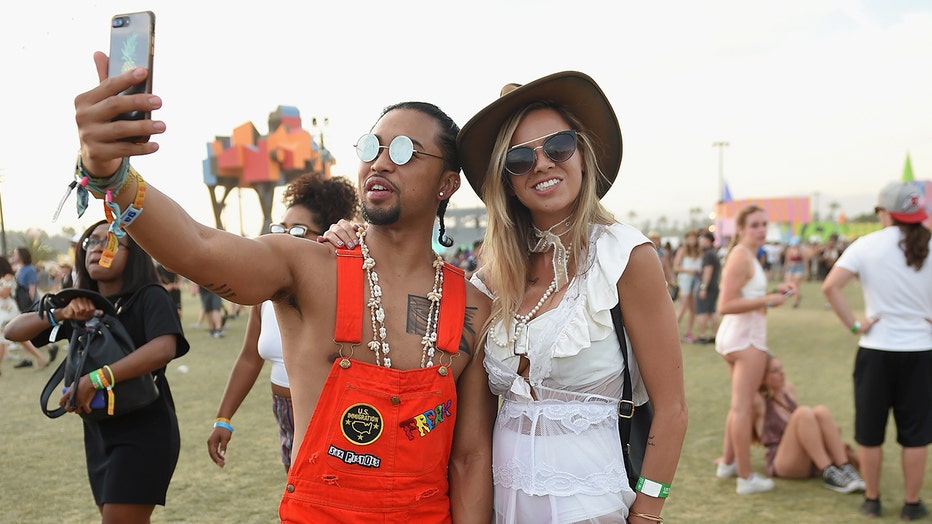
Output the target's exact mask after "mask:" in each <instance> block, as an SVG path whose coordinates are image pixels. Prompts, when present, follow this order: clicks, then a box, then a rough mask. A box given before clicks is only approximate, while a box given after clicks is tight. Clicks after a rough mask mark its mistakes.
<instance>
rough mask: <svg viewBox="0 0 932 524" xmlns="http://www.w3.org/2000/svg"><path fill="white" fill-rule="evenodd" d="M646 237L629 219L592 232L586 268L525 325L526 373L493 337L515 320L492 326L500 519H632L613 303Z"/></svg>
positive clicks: (640, 395)
mask: <svg viewBox="0 0 932 524" xmlns="http://www.w3.org/2000/svg"><path fill="white" fill-rule="evenodd" d="M646 242H649V240H648V239H647V238H646V237H645V236H644V235H643V234H641V233H640V232H639V231H637V230H636V229H634V228H632V227H630V226H627V225H624V224H613V225H611V226H600V225H595V226H592V227H591V228H590V230H589V257H588V260H587V262H586V265H585V266H584V267H585V268H586V269H585V270H584V271H581V272H580V273H581V275H577V276H576V277H575V278H574V279H573V280H572V281H571V282H570V283H569V285H568V288H567V291H566V294H565V295H564V297H563V299H562V301H561V302H560V304H559V305H558V306H557V307H556V308H554V309H552V310H550V311H547V312H545V313H543V314H541V315H540V316H539V317H537V318H535V319H533V320H532V321H531V322H530V324H529V326H528V329H529V334H530V341H531V342H530V345H529V348H528V358H529V359H530V363H531V364H530V369H529V371H528V378H527V379H525V378H524V377H522V376H519V375H518V374H517V369H518V364H519V360H520V359H519V357H517V356H515V355H514V352H513V348H512V347H510V346H509V347H502V346H500V345H499V344H498V343H497V342H496V338H497V339H498V340H500V341H505V340H508V338H509V334H510V333H512V332H513V330H514V321H513V320H512V321H510V322H504V323H503V322H499V323H498V324H496V325H495V326H493V328H492V330H493V333H491V334H490V335H489V337H488V339H487V341H486V355H485V361H484V364H485V368H486V370H487V371H488V374H489V386H490V388H491V390H492V392H493V393H495V394H497V395H501V396H502V406H501V409H500V411H499V413H498V418H497V419H496V423H495V434H494V439H493V459H492V469H493V475H494V480H495V513H496V522H498V523H528V522H533V523H535V524H537V523H577V522H588V523H608V522H621V523H623V522H625V518H626V517H627V515H628V507H629V506H630V505H631V504H632V503H633V502H634V497H635V494H634V491H632V489H631V487H630V486H629V485H628V481H627V475H626V473H625V467H624V461H623V459H622V454H621V443H620V441H619V437H618V416H617V413H618V399H619V398H620V397H621V390H622V385H623V383H622V378H621V370H622V366H623V365H624V361H623V359H622V355H621V351H620V347H619V345H618V339H617V337H616V336H615V332H614V325H613V324H612V318H611V308H612V307H614V305H615V304H616V303H618V288H617V287H616V285H617V282H618V279H619V278H621V274H622V273H623V272H624V270H625V267H626V266H627V263H628V259H629V257H630V254H631V251H632V249H634V247H636V246H638V245H640V244H643V243H646ZM473 283H475V284H476V285H477V286H479V287H480V289H483V290H485V291H486V292H488V290H487V289H486V288H485V286H483V285H482V283H481V282H480V281H478V279H477V278H475V277H474V278H473ZM628 347H629V348H630V344H628ZM629 362H632V366H631V368H632V369H631V370H630V371H631V374H632V387H633V389H634V401H635V403H636V404H641V403H643V402H644V401H646V400H647V393H646V390H645V389H644V386H643V384H642V383H641V382H640V375H639V374H638V373H637V366H636V365H635V364H633V363H634V359H633V357H632V356H631V355H630V354H629ZM532 391H533V395H532Z"/></svg>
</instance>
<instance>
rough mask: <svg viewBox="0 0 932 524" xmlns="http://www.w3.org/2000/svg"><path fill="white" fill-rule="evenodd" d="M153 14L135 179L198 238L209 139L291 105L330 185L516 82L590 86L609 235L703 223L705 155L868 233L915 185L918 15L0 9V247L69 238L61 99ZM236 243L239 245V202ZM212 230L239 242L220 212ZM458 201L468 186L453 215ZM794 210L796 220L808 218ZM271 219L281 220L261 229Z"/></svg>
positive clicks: (420, 6)
mask: <svg viewBox="0 0 932 524" xmlns="http://www.w3.org/2000/svg"><path fill="white" fill-rule="evenodd" d="M145 9H150V10H153V11H155V13H156V17H157V22H156V50H155V56H156V57H155V66H154V84H155V88H154V90H155V92H156V93H157V94H158V95H160V96H161V97H162V98H163V101H164V104H163V109H161V110H159V111H157V112H156V113H155V115H156V118H159V119H162V120H164V121H165V122H166V124H167V126H168V131H167V132H166V133H165V134H164V135H162V136H161V137H160V138H159V139H158V142H159V143H160V144H161V150H160V151H159V152H158V153H156V154H155V155H153V156H151V157H147V158H141V159H137V160H134V165H136V166H137V168H138V169H139V170H140V171H141V172H142V173H143V174H144V175H145V176H146V179H147V181H149V182H150V183H152V184H153V185H155V186H158V187H159V188H160V189H162V190H163V191H165V192H167V193H168V194H170V195H171V196H172V197H173V198H175V199H176V200H178V201H179V202H180V203H181V204H182V205H183V206H184V207H185V208H186V209H187V210H188V211H189V212H190V213H191V214H192V215H193V216H194V217H195V218H196V219H197V220H199V221H201V222H203V223H206V224H210V225H213V218H212V214H211V211H210V203H209V198H208V194H207V190H206V186H204V185H203V182H202V174H201V161H202V160H203V159H204V158H205V156H206V143H207V142H209V141H211V140H212V139H213V138H214V136H216V135H229V134H230V133H231V132H232V130H233V128H234V127H235V126H237V125H239V124H242V123H244V122H247V121H252V122H253V123H254V124H255V125H256V127H257V128H258V129H259V131H260V132H261V133H263V134H264V133H266V132H267V131H268V129H267V119H268V114H269V112H270V111H272V110H274V109H275V108H276V107H277V106H278V105H292V106H297V107H298V108H299V109H300V110H301V113H302V117H303V118H304V120H305V125H306V127H310V119H311V117H312V116H317V117H320V118H323V117H327V118H328V119H329V127H327V128H326V129H325V130H324V133H325V139H326V145H327V146H328V148H329V149H330V150H331V151H332V152H333V154H334V155H335V156H336V158H337V161H338V163H337V164H336V165H335V166H334V173H335V174H343V175H348V176H349V177H350V178H351V179H352V180H354V181H355V178H356V168H357V160H356V157H355V153H354V151H353V148H352V145H353V144H354V143H355V141H356V138H357V137H358V136H359V135H361V134H363V133H364V132H366V131H367V130H368V129H369V127H370V126H371V125H372V124H373V122H374V119H375V118H376V117H377V116H378V114H379V112H380V110H381V108H382V107H384V106H386V105H388V104H391V103H394V102H399V101H402V100H412V99H420V100H426V101H430V102H434V103H436V104H438V105H439V106H440V107H441V108H443V109H445V110H446V111H447V112H448V113H449V114H450V115H451V116H452V117H453V118H454V120H456V121H457V123H459V124H460V125H463V124H465V123H466V121H467V120H468V119H469V117H470V116H472V115H473V114H474V113H475V112H476V111H478V110H479V109H481V108H482V107H483V106H484V105H486V104H487V103H488V102H490V101H492V100H493V99H494V98H495V97H497V96H498V91H499V89H500V87H501V86H502V85H503V84H505V83H508V82H519V83H524V82H528V81H530V80H533V79H535V78H538V77H540V76H544V75H546V74H549V73H553V72H556V71H561V70H567V69H573V70H579V71H583V72H585V73H587V74H589V75H590V76H592V77H593V78H594V79H595V80H596V81H597V82H598V83H599V84H600V85H601V86H602V88H603V90H604V91H605V92H606V93H607V95H608V97H609V98H610V100H611V102H612V104H613V106H614V107H615V110H616V112H617V113H618V116H619V119H620V121H621V128H622V134H623V137H624V159H623V161H622V166H621V172H620V176H619V178H618V181H617V182H616V183H615V186H614V187H613V188H612V190H611V191H610V192H609V193H608V195H607V196H606V197H605V199H604V201H605V202H606V203H607V205H608V207H609V208H610V209H611V210H612V211H614V212H615V213H616V215H617V216H618V217H619V219H621V220H624V221H627V220H628V219H629V218H630V216H631V212H632V211H633V212H634V213H635V214H636V216H637V219H636V220H635V222H640V221H641V220H643V219H644V218H652V219H654V220H656V219H657V218H659V217H660V216H666V217H667V218H668V220H670V221H671V222H672V221H674V220H680V221H685V220H686V219H687V218H688V212H689V209H690V208H697V207H698V208H702V210H703V213H707V212H709V211H711V209H712V205H713V204H714V202H715V201H716V200H717V198H718V174H719V155H718V150H717V149H716V148H714V147H712V144H713V142H716V141H727V142H728V143H729V144H730V145H729V146H728V147H727V148H725V149H724V151H723V158H724V163H723V171H724V175H725V178H726V179H727V182H728V185H729V188H730V190H731V193H732V195H733V196H734V197H735V198H737V199H740V198H751V197H775V196H814V195H816V194H818V195H819V196H818V203H819V206H820V209H821V211H822V212H823V213H825V212H826V211H827V206H828V204H829V203H830V202H837V203H839V204H840V205H841V210H842V211H844V212H846V213H847V214H848V215H849V216H853V215H857V214H860V213H863V212H868V211H869V210H870V209H872V207H873V203H874V202H873V200H874V198H875V196H874V195H875V194H876V192H877V190H878V189H879V188H880V187H881V186H882V185H883V184H884V183H886V182H887V181H888V180H891V179H895V178H898V177H899V176H900V174H901V172H902V168H903V164H904V161H905V158H906V154H907V152H908V153H910V155H911V157H912V163H913V168H914V172H915V174H916V177H917V178H919V179H932V71H930V69H929V64H930V63H932V3H929V2H924V1H921V0H915V1H908V0H903V1H894V2H888V1H884V0H862V1H858V0H820V1H818V2H812V1H809V0H802V1H799V0H783V1H773V2H765V1H755V2H748V1H744V0H740V1H726V0H710V1H705V2H695V1H691V0H689V1H686V0H684V1H678V2H629V1H614V0H612V1H589V0H579V1H573V2H567V1H565V0H564V1H549V0H545V1H539V0H534V1H499V2H493V1H488V0H469V1H460V2H438V1H424V2H403V1H396V2H384V1H382V2H375V1H370V0H360V1H342V0H336V1H329V2H327V1H319V2H287V3H286V2H277V1H267V2H250V3H246V2H241V1H228V2H196V1H195V2H148V3H146V2H137V1H119V2H117V1H83V0H82V1H47V2H7V3H5V4H4V5H3V7H0V71H2V74H3V80H2V85H3V89H2V95H0V122H2V126H0V174H2V177H3V182H2V185H0V195H2V200H3V211H4V218H5V223H6V227H7V229H8V230H20V229H26V228H28V227H40V228H43V229H45V230H46V231H49V232H50V233H53V234H54V233H57V232H59V231H60V230H61V227H62V226H74V227H79V228H82V227H84V226H86V225H88V224H90V223H91V222H93V221H95V220H97V219H99V218H101V217H102V216H103V211H102V208H101V207H100V204H99V203H96V204H93V205H92V208H91V209H90V210H89V211H88V213H87V214H86V215H85V218H84V219H82V220H80V221H78V220H77V219H76V214H75V211H74V198H73V196H72V197H71V199H70V200H69V201H68V203H67V204H66V207H65V210H64V211H63V213H62V217H61V218H60V219H59V221H58V222H57V223H54V224H53V223H52V222H51V217H52V214H53V212H54V209H55V207H56V205H57V203H58V200H59V199H60V197H61V195H62V193H63V192H64V189H65V187H66V185H67V184H68V182H69V181H70V180H71V174H72V170H73V165H74V157H75V154H76V152H77V148H78V143H77V136H76V132H75V124H74V106H73V100H74V97H75V95H77V94H78V93H80V92H82V91H85V90H87V89H89V88H90V87H92V86H93V85H94V84H95V83H96V75H95V72H94V68H93V62H92V59H91V56H92V53H93V52H94V51H95V50H102V51H106V50H107V47H108V37H109V20H110V17H111V16H112V15H113V14H116V13H126V12H131V11H138V10H145ZM243 202H244V210H245V211H244V213H245V214H246V216H247V219H246V227H245V233H246V234H250V235H252V234H256V233H258V231H257V229H258V225H259V219H258V218H257V217H255V213H256V211H255V210H256V209H258V205H257V204H256V197H255V194H254V193H252V192H244V194H243ZM229 203H230V204H231V206H230V207H229V211H228V213H227V214H226V215H225V218H224V219H225V222H226V225H227V227H228V229H230V230H233V231H236V232H239V220H238V209H237V198H236V195H235V194H234V195H232V196H231V198H230V199H229ZM477 203H478V199H477V198H476V197H475V195H474V194H473V193H472V192H471V190H470V189H469V186H468V185H467V184H464V185H463V189H461V190H460V191H459V193H458V194H457V195H455V196H454V199H453V205H454V206H458V207H471V206H473V205H475V204H477ZM814 203H815V202H814ZM273 214H274V215H275V216H274V217H273V218H278V217H279V216H280V214H281V213H280V211H276V212H275V213H273Z"/></svg>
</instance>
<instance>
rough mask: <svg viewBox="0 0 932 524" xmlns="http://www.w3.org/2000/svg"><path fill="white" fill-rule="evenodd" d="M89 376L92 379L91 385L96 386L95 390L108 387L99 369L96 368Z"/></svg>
mask: <svg viewBox="0 0 932 524" xmlns="http://www.w3.org/2000/svg"><path fill="white" fill-rule="evenodd" d="M87 378H89V379H90V380H91V385H92V386H94V389H95V390H98V391H100V390H101V389H105V388H106V387H107V386H105V385H104V384H103V382H102V381H101V378H100V370H99V369H95V370H94V371H91V372H90V373H88V374H87Z"/></svg>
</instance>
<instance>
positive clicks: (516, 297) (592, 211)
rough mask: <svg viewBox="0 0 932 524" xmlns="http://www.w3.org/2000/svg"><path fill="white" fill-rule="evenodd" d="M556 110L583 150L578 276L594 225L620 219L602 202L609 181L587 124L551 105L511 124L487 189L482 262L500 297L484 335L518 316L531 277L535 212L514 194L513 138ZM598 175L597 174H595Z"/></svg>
mask: <svg viewBox="0 0 932 524" xmlns="http://www.w3.org/2000/svg"><path fill="white" fill-rule="evenodd" d="M545 108H550V109H553V110H555V111H556V112H557V113H559V114H560V116H562V117H563V118H564V119H565V120H566V121H567V123H569V125H570V127H571V128H572V129H575V130H576V134H577V137H578V139H579V143H578V146H577V147H578V151H579V153H580V154H582V175H583V176H582V186H581V187H580V191H579V195H578V196H577V197H576V201H575V202H574V204H573V211H572V225H571V226H570V231H569V233H570V236H569V238H571V239H572V246H571V247H570V246H568V251H569V252H570V263H569V266H570V267H571V268H572V267H575V268H576V272H577V273H579V272H582V271H584V268H581V267H580V265H581V263H582V262H581V261H585V260H586V257H587V255H588V248H589V225H590V224H611V223H613V222H615V217H614V216H613V215H612V214H611V213H610V212H609V211H608V210H607V209H605V207H604V206H603V205H602V204H601V202H599V197H598V192H597V188H598V178H599V177H603V178H604V175H603V174H602V172H601V170H600V169H599V166H598V163H597V162H596V154H595V147H597V145H598V144H597V143H596V138H595V137H592V136H591V135H590V134H589V133H588V131H587V129H586V128H585V126H584V125H583V123H582V122H580V121H579V120H578V119H577V118H576V117H575V116H574V115H572V114H570V113H569V112H567V111H566V109H564V108H563V107H560V106H557V105H555V104H552V103H548V102H534V103H532V104H530V105H528V106H526V107H525V108H524V109H522V110H520V111H518V112H517V113H515V114H514V115H513V116H512V117H511V118H510V119H508V120H506V121H505V123H504V125H503V126H502V128H501V129H500V130H499V133H498V136H497V137H496V139H495V147H494V148H493V149H492V159H491V162H489V171H488V173H486V177H485V181H484V183H483V186H482V192H483V193H482V194H483V196H484V197H485V205H486V210H487V211H488V226H487V227H486V230H485V239H484V240H483V242H482V251H483V253H482V258H483V260H484V261H486V265H485V267H484V268H483V269H482V271H481V273H480V276H481V278H482V280H483V282H484V283H485V284H486V286H487V287H488V288H489V289H490V290H491V291H492V293H493V294H494V298H493V300H492V309H491V312H490V314H489V318H488V320H487V321H486V325H485V326H484V327H483V330H482V333H481V335H482V336H484V335H485V334H486V333H487V331H488V329H489V327H490V326H491V325H492V324H493V322H494V321H495V320H496V319H498V318H511V317H512V316H514V314H515V312H516V311H517V309H518V306H519V305H520V304H521V300H522V298H523V297H524V291H525V283H526V282H527V278H528V260H529V257H528V239H529V236H530V231H531V227H532V226H533V223H532V221H531V213H530V211H529V210H528V208H527V207H525V206H524V204H522V203H521V202H520V201H519V200H518V198H517V197H516V196H514V194H513V193H511V192H510V191H509V189H510V183H509V180H508V175H506V174H505V168H504V165H505V154H506V153H507V152H508V146H509V144H510V143H511V138H512V136H513V135H514V133H515V130H516V129H517V127H518V124H519V123H520V122H521V120H522V119H523V118H524V117H525V116H526V115H527V114H528V113H530V112H532V111H535V110H538V109H545ZM593 174H594V175H593Z"/></svg>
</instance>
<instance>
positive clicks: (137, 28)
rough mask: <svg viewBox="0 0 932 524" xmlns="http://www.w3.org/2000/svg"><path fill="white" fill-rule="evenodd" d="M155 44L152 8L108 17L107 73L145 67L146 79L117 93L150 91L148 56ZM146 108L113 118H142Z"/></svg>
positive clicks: (150, 58)
mask: <svg viewBox="0 0 932 524" xmlns="http://www.w3.org/2000/svg"><path fill="white" fill-rule="evenodd" d="M154 45H155V14H154V13H153V12H152V11H141V12H138V13H127V14H122V15H115V16H114V17H113V18H112V19H111V20H110V65H109V68H108V71H107V76H116V75H119V74H121V73H124V72H126V71H130V70H132V69H135V68H137V67H145V68H147V69H148V70H149V75H148V76H147V77H146V79H145V80H144V81H142V82H140V83H138V84H136V85H133V86H131V87H130V88H128V89H126V90H124V91H123V92H122V93H120V94H121V95H135V94H139V93H151V92H152V56H153V50H154ZM149 117H150V113H149V112H148V111H129V112H127V113H122V114H120V115H118V116H117V120H144V119H148V118H149Z"/></svg>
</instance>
